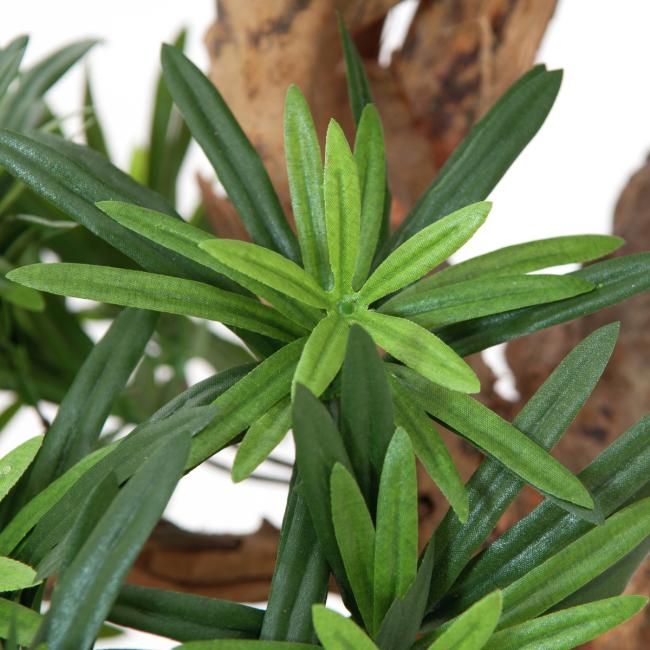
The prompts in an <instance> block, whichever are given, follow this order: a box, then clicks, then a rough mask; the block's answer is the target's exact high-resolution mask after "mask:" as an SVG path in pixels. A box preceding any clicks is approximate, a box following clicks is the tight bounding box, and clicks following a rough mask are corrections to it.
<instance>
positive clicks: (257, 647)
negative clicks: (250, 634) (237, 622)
mask: <svg viewBox="0 0 650 650" xmlns="http://www.w3.org/2000/svg"><path fill="white" fill-rule="evenodd" d="M319 647H320V646H317V645H312V644H310V643H293V642H291V641H258V640H253V639H250V640H249V639H222V640H221V639H220V640H218V641H190V642H189V643H183V645H179V646H176V647H175V648H174V649H173V650H314V648H319ZM39 650H40V649H39Z"/></svg>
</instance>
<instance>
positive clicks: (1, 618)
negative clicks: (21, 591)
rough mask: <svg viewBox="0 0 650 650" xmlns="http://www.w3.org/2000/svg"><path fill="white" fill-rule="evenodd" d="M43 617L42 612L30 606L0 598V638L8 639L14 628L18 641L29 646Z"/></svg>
mask: <svg viewBox="0 0 650 650" xmlns="http://www.w3.org/2000/svg"><path fill="white" fill-rule="evenodd" d="M42 618H43V617H42V616H41V615H40V614H38V613H37V612H35V611H34V610H33V609H29V607H25V606H24V605H20V604H19V603H16V602H14V601H12V600H7V599H5V598H0V639H8V638H9V637H10V636H11V634H12V630H14V631H15V633H16V637H15V638H16V641H18V643H19V644H20V645H23V646H29V645H31V643H32V639H33V638H34V636H35V635H36V632H37V631H38V628H39V626H40V624H41V621H42ZM14 625H15V627H14Z"/></svg>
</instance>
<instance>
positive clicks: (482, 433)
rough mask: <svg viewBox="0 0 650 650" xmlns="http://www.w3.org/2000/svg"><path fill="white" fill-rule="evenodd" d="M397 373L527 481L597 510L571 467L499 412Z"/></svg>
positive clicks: (431, 408)
mask: <svg viewBox="0 0 650 650" xmlns="http://www.w3.org/2000/svg"><path fill="white" fill-rule="evenodd" d="M393 370H394V373H395V374H396V375H397V377H399V379H398V380H397V381H401V382H402V383H403V385H404V386H405V387H406V388H407V389H408V390H409V391H410V393H411V396H412V397H413V398H414V399H415V400H416V401H417V402H418V404H420V406H421V407H422V408H423V409H425V410H426V411H427V412H428V413H429V414H430V415H432V416H433V417H434V418H435V419H436V420H439V421H440V422H442V423H443V424H444V425H445V426H447V427H448V428H450V429H452V430H453V431H456V432H458V433H459V434H460V435H462V436H463V437H465V438H467V439H468V440H469V441H470V442H471V443H472V444H474V445H476V446H477V447H478V448H479V449H481V450H483V451H484V452H485V453H487V454H489V455H490V456H492V457H493V458H495V459H496V460H498V461H499V462H501V463H502V464H503V465H505V466H506V467H507V468H508V469H509V470H510V471H512V472H514V473H515V474H517V475H518V476H520V477H521V478H522V479H524V480H525V481H526V482H527V483H530V484H531V485H533V486H534V487H536V488H538V489H540V490H543V491H544V492H547V493H549V494H552V495H553V496H555V497H557V498H559V499H562V500H564V501H569V502H570V503H575V504H577V505H580V506H583V507H585V508H593V505H594V504H593V501H592V499H591V496H590V495H589V492H588V491H587V490H586V488H585V487H584V486H583V485H582V483H581V482H580V481H579V480H578V479H577V478H576V477H575V476H574V475H573V474H571V472H570V471H569V470H568V469H566V467H564V466H563V465H561V464H560V463H559V462H558V461H556V460H555V459H554V458H553V457H552V456H551V455H550V454H549V453H548V452H547V451H546V450H544V449H543V448H542V447H540V446H539V445H538V444H537V443H535V442H534V441H533V440H531V439H530V438H529V437H528V436H526V435H525V434H523V433H522V432H521V431H519V429H517V428H515V427H514V426H512V425H511V424H510V423H509V422H506V421H505V420H503V419H502V418H500V417H499V416H498V415H497V414H496V413H494V411H491V410H490V409H488V408H487V407H485V406H483V405H482V404H481V403H480V402H478V401H477V400H475V399H472V398H471V397H469V396H467V395H463V394H462V393H458V392H456V391H451V390H449V389H447V388H443V387H442V386H438V385H436V384H433V383H430V382H428V381H426V379H423V378H422V377H421V376H419V375H418V374H416V373H414V372H413V371H410V370H409V369H408V368H402V367H399V366H395V367H393Z"/></svg>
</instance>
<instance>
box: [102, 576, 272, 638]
mask: <svg viewBox="0 0 650 650" xmlns="http://www.w3.org/2000/svg"><path fill="white" fill-rule="evenodd" d="M263 616H264V612H263V611H262V610H260V609H256V608H254V607H248V606H247V605H240V604H239V603H233V602H230V601H225V600H219V599H217V598H207V597H205V596H197V595H195V594H186V593H178V592H175V591H164V590H162V589H148V588H147V587H138V586H135V585H124V586H123V587H122V588H121V589H120V592H119V595H118V597H117V600H116V601H115V604H114V605H113V607H112V608H111V611H110V612H109V614H108V620H110V621H112V622H113V623H117V624H118V625H124V626H126V627H130V628H133V629H136V630H141V631H143V632H149V633H150V634H158V635H160V636H165V637H169V638H171V639H175V640H176V641H190V640H193V639H220V638H232V639H236V638H257V635H258V634H259V630H260V626H261V624H262V617H263Z"/></svg>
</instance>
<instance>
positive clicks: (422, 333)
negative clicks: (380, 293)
mask: <svg viewBox="0 0 650 650" xmlns="http://www.w3.org/2000/svg"><path fill="white" fill-rule="evenodd" d="M354 318H355V320H356V321H357V322H358V323H359V324H361V325H362V326H363V327H364V328H365V329H366V330H367V331H368V332H369V333H370V335H371V336H372V338H373V339H374V341H375V343H376V344H377V345H379V346H380V347H382V348H384V350H386V352H388V353H389V354H391V355H393V356H394V357H395V358H396V359H399V360H400V361H401V362H402V363H405V364H406V365H408V366H410V367H411V368H413V369H414V370H416V371H417V372H419V373H420V374H421V375H423V376H424V377H426V378H427V379H429V380H431V381H433V382H436V383H437V384H441V385H442V384H444V385H445V386H446V387H448V388H451V389H452V390H456V391H464V392H469V393H476V392H478V391H479V389H480V385H479V380H478V377H477V376H476V375H475V374H474V371H473V370H472V369H471V368H470V367H469V366H468V365H467V363H465V361H463V360H462V359H461V358H460V357H459V356H458V355H457V354H456V353H455V352H454V351H453V350H452V349H451V348H450V347H448V346H447V345H446V344H445V343H443V342H442V341H441V340H440V339H439V338H438V337H436V336H435V335H434V334H431V332H428V331H427V330H425V329H424V328H423V327H420V325H417V324H416V323H412V322H411V321H408V320H406V319H404V318H396V317H395V316H388V315H386V314H380V313H379V312H373V311H367V312H361V313H358V314H356V315H355V316H354Z"/></svg>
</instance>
